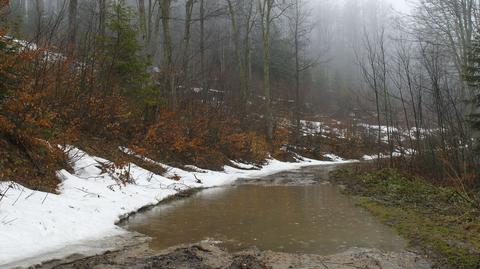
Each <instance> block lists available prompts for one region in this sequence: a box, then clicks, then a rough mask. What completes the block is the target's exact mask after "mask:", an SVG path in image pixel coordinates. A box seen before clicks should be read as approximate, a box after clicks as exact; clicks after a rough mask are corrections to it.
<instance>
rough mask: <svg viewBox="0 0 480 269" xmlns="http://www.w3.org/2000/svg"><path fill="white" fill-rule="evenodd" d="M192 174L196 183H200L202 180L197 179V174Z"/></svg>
mask: <svg viewBox="0 0 480 269" xmlns="http://www.w3.org/2000/svg"><path fill="white" fill-rule="evenodd" d="M193 176H194V177H195V179H196V180H197V183H200V184H202V181H201V180H200V179H198V177H197V175H195V173H193Z"/></svg>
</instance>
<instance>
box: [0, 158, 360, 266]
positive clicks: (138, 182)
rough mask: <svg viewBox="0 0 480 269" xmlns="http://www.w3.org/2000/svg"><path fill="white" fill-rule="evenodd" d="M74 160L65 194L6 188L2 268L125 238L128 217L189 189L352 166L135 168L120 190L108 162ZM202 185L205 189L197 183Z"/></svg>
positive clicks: (2, 193) (0, 226)
mask: <svg viewBox="0 0 480 269" xmlns="http://www.w3.org/2000/svg"><path fill="white" fill-rule="evenodd" d="M69 154H70V157H71V158H72V162H73V168H74V173H73V174H72V173H69V172H68V171H66V170H62V171H59V172H58V176H59V178H60V179H61V180H62V183H61V184H60V185H59V187H58V190H59V194H51V193H44V192H39V191H33V190H30V189H28V188H25V187H23V186H20V185H18V184H15V183H12V182H0V268H9V267H14V266H18V265H22V266H25V265H29V264H30V263H32V262H40V261H43V260H47V259H52V258H63V257H65V256H66V255H69V254H73V253H72V252H78V248H74V247H73V246H75V245H78V244H79V243H81V242H90V243H88V244H92V242H93V243H94V242H95V241H98V240H101V239H102V238H106V237H110V236H117V235H124V234H126V233H128V232H127V231H125V230H123V229H122V228H120V227H118V226H116V223H117V222H118V221H120V220H121V219H122V218H123V217H125V216H128V215H129V214H131V213H134V212H136V211H138V210H139V209H141V208H143V207H146V206H151V205H156V204H158V203H159V202H160V201H162V200H163V199H165V198H167V197H169V196H172V195H175V194H176V193H178V192H179V191H181V190H184V189H186V188H202V187H215V186H220V185H225V184H230V183H232V182H233V181H235V180H236V179H239V178H252V177H261V176H265V175H269V174H273V173H276V172H280V171H284V170H291V169H298V168H301V167H304V166H311V165H324V164H332V163H346V162H350V161H343V160H340V159H336V160H335V161H333V162H325V161H316V160H310V159H305V160H303V161H299V162H297V163H286V162H281V161H277V160H270V161H269V162H268V163H267V165H265V166H264V167H262V168H261V169H256V170H251V169H249V170H243V169H238V168H233V167H229V166H225V169H224V172H216V171H208V170H200V169H197V171H198V172H187V171H185V170H182V169H178V168H173V167H168V166H164V167H165V168H167V173H166V174H165V175H163V176H161V175H156V174H154V173H152V172H150V171H147V170H145V169H143V168H141V167H138V166H136V165H134V164H130V175H131V178H132V179H133V180H134V182H135V184H128V185H126V186H120V185H118V184H117V181H115V180H114V178H112V176H111V175H110V174H108V173H104V172H102V170H101V169H100V168H101V164H102V163H108V160H105V159H102V158H98V157H94V156H90V155H88V154H86V153H85V152H82V151H81V150H79V149H73V150H70V152H69ZM239 166H240V165H239ZM245 168H248V167H245ZM117 172H122V171H117ZM172 177H175V178H177V179H179V180H178V181H174V180H172V179H170V178H172ZM198 180H200V181H201V182H202V183H197V182H198ZM88 244H86V245H88ZM92 248H95V247H94V246H92ZM32 257H36V259H32Z"/></svg>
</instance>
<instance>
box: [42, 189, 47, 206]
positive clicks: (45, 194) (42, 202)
mask: <svg viewBox="0 0 480 269" xmlns="http://www.w3.org/2000/svg"><path fill="white" fill-rule="evenodd" d="M47 196H48V192H47V194H45V198H43V201H42V205H43V203H44V202H45V200H46V199H47Z"/></svg>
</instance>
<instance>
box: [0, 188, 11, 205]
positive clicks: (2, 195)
mask: <svg viewBox="0 0 480 269" xmlns="http://www.w3.org/2000/svg"><path fill="white" fill-rule="evenodd" d="M11 187H12V185H11V184H9V185H8V186H7V188H6V189H5V191H4V192H3V193H0V202H1V201H2V200H3V198H4V197H5V196H6V195H7V192H8V190H9V189H10V188H11Z"/></svg>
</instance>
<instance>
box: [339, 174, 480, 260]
mask: <svg viewBox="0 0 480 269" xmlns="http://www.w3.org/2000/svg"><path fill="white" fill-rule="evenodd" d="M333 178H334V179H336V180H337V181H338V182H340V183H342V184H343V185H345V186H346V189H345V191H346V192H347V193H350V194H352V195H355V196H356V197H357V199H358V204H359V205H360V206H362V207H364V208H366V209H367V210H368V211H370V212H371V213H372V214H373V215H375V216H377V217H378V218H380V219H381V220H382V221H383V222H384V223H386V224H388V225H390V226H392V227H394V228H395V229H396V230H397V231H398V232H399V234H401V235H402V236H404V237H405V238H407V239H408V240H409V242H410V246H411V247H412V248H414V249H417V250H420V251H422V252H424V253H425V254H426V255H428V256H430V257H431V259H432V260H434V261H435V262H436V263H437V265H439V266H442V267H447V268H459V269H462V268H465V269H470V268H472V269H473V268H480V232H479V231H480V217H479V212H478V209H476V208H472V206H471V204H469V203H468V202H466V201H465V200H463V199H462V198H461V196H460V195H458V193H457V192H456V191H455V190H453V189H451V188H444V187H437V186H434V185H432V184H430V183H428V182H426V181H424V180H422V179H420V178H411V177H408V176H405V175H402V174H401V173H399V172H398V171H395V170H391V169H386V170H380V171H374V172H368V173H359V174H355V173H353V172H352V171H351V170H345V169H344V170H339V171H336V172H335V173H334V175H333Z"/></svg>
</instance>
